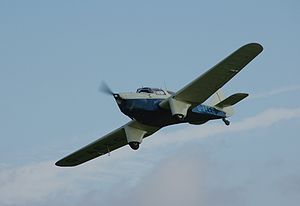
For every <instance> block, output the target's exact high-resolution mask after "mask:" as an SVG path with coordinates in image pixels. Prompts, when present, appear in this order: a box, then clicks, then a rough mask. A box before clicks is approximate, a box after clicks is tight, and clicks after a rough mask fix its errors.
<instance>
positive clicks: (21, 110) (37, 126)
mask: <svg viewBox="0 0 300 206" xmlns="http://www.w3.org/2000/svg"><path fill="white" fill-rule="evenodd" d="M299 9H300V4H299V2H298V1H293V0H290V1H284V2H283V1H226V2H218V1H210V2H204V1H203V2H202V1H150V2H149V1H107V2H105V1H63V2H62V1H51V2H42V1H2V2H1V3H0V45H1V46H0V56H1V58H0V59H1V61H0V98H1V101H0V114H1V115H0V137H1V142H2V143H1V144H0V151H1V152H0V204H1V205H29V204H30V205H45V206H46V205H53V204H64V205H82V204H83V203H90V204H95V203H99V202H101V203H105V204H106V205H119V204H120V203H122V204H123V205H132V204H133V205H135V204H136V205H154V204H156V205H165V204H172V205H182V203H183V202H185V203H188V204H189V205H199V204H202V205H220V204H222V205H270V204H272V205H283V204H287V205H297V203H298V202H299V200H300V199H299V197H300V175H299V174H300V166H299V165H300V164H299V163H300V162H299V161H300V160H299V158H298V157H299V156H300V153H299V149H298V146H299V145H300V139H299V137H298V136H299V134H298V132H299V126H300V111H299V110H300V105H299V102H300V101H299V100H300V95H299V93H300V83H299V75H300V73H299V60H298V59H299V54H300V41H299V36H300V27H299V20H300V13H299ZM249 42H259V43H261V44H262V45H263V46H264V51H263V53H262V54H260V55H259V56H258V57H257V58H256V59H254V61H253V62H251V63H250V64H249V65H248V66H247V67H246V69H245V70H243V71H242V72H241V73H240V74H239V75H238V76H237V77H236V78H235V79H233V80H232V81H230V82H229V83H228V84H227V85H225V88H224V89H225V92H226V93H227V94H231V93H234V92H249V93H250V97H249V98H248V99H246V100H245V101H243V102H242V103H240V104H239V105H237V107H236V115H235V116H233V117H232V118H231V122H232V124H231V127H229V128H227V127H225V126H224V125H223V123H222V122H221V121H218V122H210V123H208V124H207V125H203V126H190V125H183V126H182V125H180V126H175V127H174V126H172V127H169V128H166V129H163V130H162V131H160V132H158V133H157V134H155V135H153V136H152V137H150V138H147V139H146V140H145V141H144V142H143V144H142V145H141V149H140V150H139V151H131V150H130V148H128V147H124V148H122V149H120V150H118V151H116V152H114V153H112V155H111V156H110V157H108V156H105V157H101V158H98V159H96V160H94V161H91V162H88V163H87V164H85V165H82V166H80V167H76V168H73V169H65V168H57V167H55V166H54V162H55V161H56V160H58V159H60V158H61V157H63V156H64V155H66V154H68V153H70V152H72V151H73V150H76V149H78V148H80V147H81V146H84V145H86V144H87V143H89V142H91V141H93V140H95V139H96V138H98V137H100V136H102V135H104V134H106V133H107V132H109V131H111V130H113V129H115V128H117V127H119V126H121V125H123V124H124V123H126V122H127V121H129V119H128V118H127V117H126V116H124V115H123V114H121V113H120V112H119V110H118V108H117V106H116V104H115V102H114V101H113V99H112V98H110V97H108V96H106V95H103V94H101V93H99V92H98V91H97V89H98V86H99V84H100V83H101V81H102V80H105V81H106V82H108V83H109V84H110V85H111V87H112V88H113V89H114V91H120V92H122V91H133V90H135V89H136V88H137V87H140V86H154V87H165V85H166V87H167V88H168V89H170V90H173V91H176V90H178V89H180V88H181V87H182V86H184V85H185V84H186V83H188V82H189V81H191V80H193V79H194V78H196V77H197V76H199V75H200V74H201V73H203V72H205V71H206V70H207V69H209V68H210V67H212V66H213V65H215V64H216V63H217V62H218V61H220V60H221V59H222V58H224V57H226V56H227V55H228V54H230V53H231V52H233V51H234V50H235V49H237V48H239V47H240V46H242V45H244V44H246V43H249ZM133 199H135V200H136V202H134V203H133V202H132V200H133Z"/></svg>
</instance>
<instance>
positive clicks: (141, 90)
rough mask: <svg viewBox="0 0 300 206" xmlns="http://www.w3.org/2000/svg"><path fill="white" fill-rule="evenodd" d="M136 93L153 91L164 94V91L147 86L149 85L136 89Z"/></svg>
mask: <svg viewBox="0 0 300 206" xmlns="http://www.w3.org/2000/svg"><path fill="white" fill-rule="evenodd" d="M136 93H155V94H158V95H166V93H165V92H164V90H162V89H157V88H149V87H143V88H139V89H137V90H136Z"/></svg>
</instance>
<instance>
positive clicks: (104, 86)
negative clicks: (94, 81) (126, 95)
mask: <svg viewBox="0 0 300 206" xmlns="http://www.w3.org/2000/svg"><path fill="white" fill-rule="evenodd" d="M99 91H100V92H102V93H104V94H107V95H112V96H113V97H114V98H115V99H116V100H117V103H118V104H120V103H121V102H122V100H123V99H122V98H121V97H120V95H119V94H117V93H114V92H113V91H112V89H111V88H110V87H109V86H108V84H106V82H104V81H102V83H101V85H100V86H99Z"/></svg>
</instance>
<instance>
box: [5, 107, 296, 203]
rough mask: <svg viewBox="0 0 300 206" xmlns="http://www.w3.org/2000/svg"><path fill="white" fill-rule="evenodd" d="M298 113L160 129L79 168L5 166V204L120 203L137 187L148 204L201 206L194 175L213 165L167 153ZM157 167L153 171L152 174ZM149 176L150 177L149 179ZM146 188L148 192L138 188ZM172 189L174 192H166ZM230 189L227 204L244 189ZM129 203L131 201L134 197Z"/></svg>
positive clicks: (281, 110)
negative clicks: (138, 147) (135, 147)
mask: <svg viewBox="0 0 300 206" xmlns="http://www.w3.org/2000/svg"><path fill="white" fill-rule="evenodd" d="M299 117H300V107H297V108H292V109H291V108H272V109H268V110H266V111H264V112H262V113H260V114H257V115H255V116H253V117H249V118H246V119H244V120H242V121H240V122H238V123H233V124H232V125H231V126H230V127H227V126H224V125H223V124H213V123H208V124H206V125H203V126H192V127H191V126H189V127H185V128H183V129H181V130H179V131H176V132H168V133H165V132H159V133H157V134H156V135H155V137H152V139H151V141H150V140H149V141H148V140H146V141H145V142H144V143H143V145H142V148H141V150H140V151H136V152H133V151H131V150H130V149H129V148H128V147H124V148H122V149H120V150H119V151H117V152H113V153H112V155H111V156H110V157H107V156H106V157H102V158H101V160H100V159H98V160H95V161H91V162H89V163H87V164H84V165H82V166H80V167H75V168H69V169H65V168H57V167H55V166H54V165H53V163H54V162H55V161H49V162H42V163H36V164H30V165H27V166H23V167H16V168H10V169H5V168H3V169H2V170H1V171H0V204H1V205H28V204H30V205H34V204H36V205H41V204H43V205H53V203H58V204H59V203H62V202H63V203H65V205H74V204H79V203H82V201H85V202H90V203H96V202H97V201H99V200H100V199H101V200H102V203H104V202H105V201H110V200H109V199H110V198H112V196H113V197H114V199H115V200H116V201H115V202H118V201H119V200H121V199H122V200H124V198H126V197H128V198H134V194H130V193H131V192H130V191H131V190H132V189H134V190H132V191H133V192H135V193H137V194H138V195H139V198H137V200H138V201H140V203H141V204H142V203H143V204H144V205H147V204H148V203H147V202H149V205H150V203H153V204H158V201H159V200H160V201H163V202H162V203H165V204H168V203H170V202H171V200H172V203H173V205H182V204H184V202H186V201H187V200H188V202H186V204H189V205H196V203H197V201H199V197H201V194H199V193H195V192H194V191H198V190H194V189H193V188H194V187H199V185H201V182H199V181H200V180H197V178H194V177H196V176H199V174H200V173H202V174H203V173H205V165H206V166H207V164H208V163H207V162H205V161H204V160H202V159H201V157H196V158H189V157H186V156H184V155H181V156H182V157H180V158H179V159H177V158H178V157H176V158H175V159H170V160H168V159H167V160H166V161H162V159H163V158H168V157H169V155H168V152H166V153H164V152H165V151H168V150H172V151H175V150H176V149H177V148H180V145H182V144H184V143H186V142H189V141H190V142H192V141H195V140H196V139H199V138H204V137H209V136H213V135H218V134H226V133H227V134H229V133H238V132H245V131H249V130H254V129H257V128H266V127H270V126H272V125H273V124H275V123H278V122H281V121H286V120H291V119H293V118H299ZM162 151H163V152H162ZM188 155H190V153H189V154H188ZM195 161H197V163H196V162H195ZM182 162H184V164H182ZM199 162H202V163H203V164H202V163H201V164H199ZM152 170H154V173H152V174H151V171H152ZM170 172H172V173H173V175H172V176H169V175H168V173H170ZM209 172H211V171H209ZM149 173H150V174H151V175H149ZM147 175H148V176H147ZM145 176H147V178H145ZM186 177H189V178H188V179H187V178H186ZM203 177H205V174H203ZM145 179H148V181H147V182H144V180H145ZM197 181H198V182H197ZM201 181H204V180H203V179H201ZM141 187H144V188H145V190H142V191H139V190H141ZM170 187H171V188H172V194H170V193H168V191H167V190H168V189H170ZM210 189H211V188H202V189H201V192H202V193H203V194H206V193H205V192H206V191H209V190H210ZM147 191H148V192H147ZM226 191H228V188H227V189H226ZM230 191H231V194H236V196H237V197H236V198H233V199H229V200H228V199H226V198H230V197H227V196H226V195H224V194H226V192H225V191H223V190H222V187H220V191H218V193H219V197H220V198H219V199H218V200H224V201H225V200H226V201H227V202H228V204H229V203H233V202H234V201H239V199H238V197H240V196H241V194H240V193H243V191H242V190H239V187H238V185H233V186H232V188H231V189H230ZM149 193H151V194H149ZM111 194H113V195H111ZM209 194H210V193H209ZM174 195H175V197H174ZM180 195H184V197H182V196H180ZM151 197H153V198H157V201H156V200H155V199H154V200H153V201H150V199H149V198H151ZM231 197H232V196H231ZM203 198H204V199H205V198H206V201H207V202H211V203H213V204H211V205H220V204H221V202H218V200H215V199H214V197H210V196H209V195H206V196H205V197H203ZM173 200H176V201H175V202H174V201H173ZM103 201H104V202H103ZM126 201H128V203H130V202H131V201H132V200H131V199H128V200H126ZM239 203H241V202H239Z"/></svg>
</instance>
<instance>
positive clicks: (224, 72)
mask: <svg viewBox="0 0 300 206" xmlns="http://www.w3.org/2000/svg"><path fill="white" fill-rule="evenodd" d="M262 50H263V47H262V46H261V45H260V44H257V43H251V44H247V45H245V46H243V47H241V48H239V49H238V50H236V51H235V52H233V53H232V54H231V55H229V56H228V57H227V58H225V59H224V60H222V61H221V62H220V63H218V64H217V65H216V66H214V67H213V68H211V69H210V70H208V71H207V72H205V73H204V74H202V75H201V76H200V77H198V78H197V79H195V80H194V81H192V82H191V83H189V84H188V85H186V86H185V87H183V88H182V89H181V90H179V91H178V92H177V93H175V95H173V98H175V99H176V100H179V101H183V102H187V103H189V104H191V105H192V106H196V105H198V104H201V103H203V102H204V101H206V100H207V99H208V98H209V97H210V96H211V95H212V94H214V93H215V92H216V91H217V90H218V89H219V88H221V87H222V86H224V84H226V83H227V82H228V81H229V80H230V79H231V78H233V77H234V76H235V75H236V74H237V73H238V72H239V71H241V70H242V69H243V68H244V67H245V66H246V65H247V64H248V63H249V62H251V61H252V60H253V59H254V58H255V57H256V56H257V55H258V54H259V53H261V52H262ZM166 102H167V101H165V102H164V103H162V105H161V106H163V107H164V106H166Z"/></svg>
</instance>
